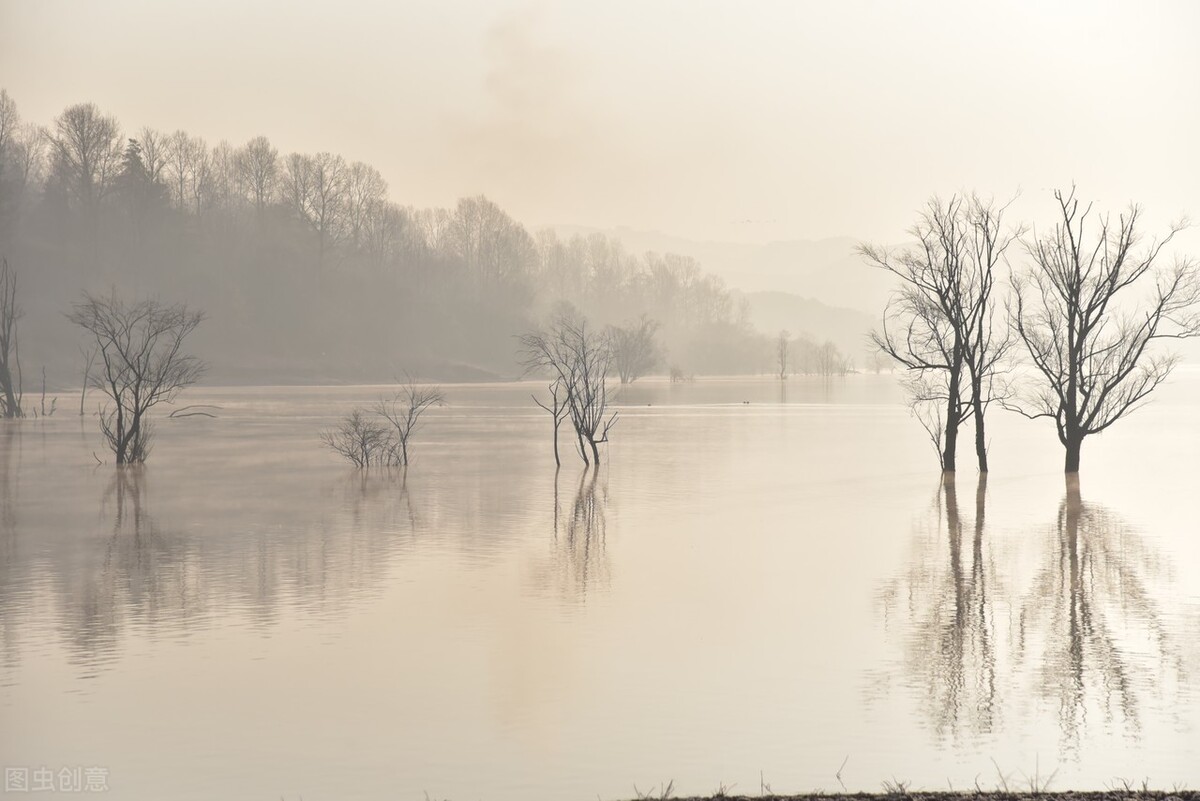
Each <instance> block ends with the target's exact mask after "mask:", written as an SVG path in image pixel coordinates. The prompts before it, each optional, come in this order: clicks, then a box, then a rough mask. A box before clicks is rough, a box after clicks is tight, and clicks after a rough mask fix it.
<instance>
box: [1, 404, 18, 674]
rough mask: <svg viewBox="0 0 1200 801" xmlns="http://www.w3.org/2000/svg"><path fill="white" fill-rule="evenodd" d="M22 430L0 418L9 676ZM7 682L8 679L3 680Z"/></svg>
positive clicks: (4, 649)
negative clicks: (10, 611)
mask: <svg viewBox="0 0 1200 801" xmlns="http://www.w3.org/2000/svg"><path fill="white" fill-rule="evenodd" d="M19 436H20V429H19V428H18V427H17V426H16V425H14V424H12V423H6V422H4V421H0V659H2V662H0V664H3V666H4V676H7V675H8V674H9V673H10V672H11V670H12V669H13V667H14V666H15V665H16V663H17V639H16V638H17V633H18V631H19V627H18V624H17V621H16V616H15V615H11V614H8V613H7V611H8V610H9V609H10V608H11V607H13V606H15V603H16V602H15V601H14V599H13V598H12V595H13V594H14V593H16V592H17V591H18V584H17V579H18V576H19V574H18V573H17V570H18V569H19V568H18V567H17V470H18V461H17V460H18V456H17V454H18V453H19V450H20V449H19V447H18V444H17V438H18V437H19ZM4 681H5V682H7V679H4Z"/></svg>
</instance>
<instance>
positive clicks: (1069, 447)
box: [1010, 188, 1200, 473]
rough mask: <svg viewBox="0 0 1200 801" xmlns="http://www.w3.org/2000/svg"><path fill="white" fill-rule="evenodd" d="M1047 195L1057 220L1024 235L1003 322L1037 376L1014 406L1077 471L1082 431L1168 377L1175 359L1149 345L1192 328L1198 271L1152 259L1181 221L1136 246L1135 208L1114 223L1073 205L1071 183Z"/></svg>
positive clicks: (1198, 326) (1100, 426) (1199, 296)
mask: <svg viewBox="0 0 1200 801" xmlns="http://www.w3.org/2000/svg"><path fill="white" fill-rule="evenodd" d="M1054 197H1055V199H1056V200H1057V201H1058V214H1059V219H1058V221H1057V223H1056V224H1055V226H1054V228H1053V230H1052V231H1051V233H1050V234H1049V235H1047V236H1043V237H1040V238H1038V239H1036V240H1035V241H1033V242H1031V243H1028V245H1027V248H1026V249H1027V251H1028V253H1029V256H1030V258H1031V260H1032V264H1031V265H1030V266H1029V268H1028V269H1027V270H1026V271H1025V272H1024V273H1023V274H1021V275H1018V276H1017V277H1016V278H1015V279H1014V281H1013V289H1014V300H1013V307H1012V309H1011V310H1010V314H1011V318H1012V322H1013V325H1014V327H1015V328H1016V331H1017V335H1018V336H1019V337H1020V339H1021V341H1022V342H1023V343H1024V344H1025V348H1026V350H1027V351H1028V353H1029V357H1030V361H1031V362H1032V363H1033V366H1034V368H1035V370H1036V373H1037V375H1038V378H1039V379H1040V381H1039V385H1038V387H1037V388H1036V389H1034V390H1033V391H1032V394H1031V396H1030V397H1027V398H1025V399H1024V402H1023V403H1019V404H1016V405H1015V408H1016V409H1017V411H1020V412H1021V413H1022V414H1024V415H1025V416H1026V417H1030V418H1039V417H1048V418H1051V419H1052V420H1054V425H1055V429H1056V430H1057V432H1058V440H1059V442H1061V443H1062V445H1063V448H1064V449H1065V450H1066V460H1065V470H1066V472H1067V473H1076V472H1078V471H1079V456H1080V450H1081V448H1082V445H1083V441H1084V439H1085V438H1087V437H1088V436H1090V435H1092V434H1098V433H1100V432H1101V431H1104V430H1105V429H1107V428H1108V427H1109V426H1111V425H1112V424H1113V423H1115V422H1117V421H1118V420H1120V419H1121V418H1122V417H1124V416H1125V415H1127V414H1129V413H1130V412H1132V411H1133V410H1135V409H1137V408H1138V407H1140V406H1141V405H1143V404H1144V403H1145V402H1146V400H1147V398H1148V397H1149V395H1150V393H1151V392H1153V391H1154V390H1155V389H1156V388H1157V387H1158V385H1159V384H1161V383H1162V382H1163V381H1165V380H1166V378H1167V376H1168V375H1170V373H1171V370H1172V368H1173V367H1174V366H1175V363H1176V361H1177V357H1176V356H1174V355H1171V354H1163V353H1155V352H1154V351H1153V348H1152V346H1153V345H1154V344H1155V342H1156V341H1157V340H1161V339H1179V338H1184V337H1191V336H1195V335H1197V334H1200V314H1197V312H1196V306H1197V302H1198V301H1200V271H1198V268H1197V264H1196V263H1195V262H1194V261H1188V260H1176V262H1175V263H1174V265H1173V266H1172V267H1170V268H1167V269H1161V270H1160V269H1158V268H1157V267H1156V262H1157V261H1158V258H1159V255H1160V254H1161V253H1162V249H1163V247H1164V246H1165V245H1166V244H1167V243H1168V242H1170V241H1171V239H1172V238H1173V237H1174V236H1175V234H1176V233H1178V232H1179V231H1180V230H1182V228H1183V224H1182V223H1180V224H1178V225H1175V226H1172V227H1171V228H1170V229H1169V231H1168V233H1167V235H1166V236H1165V237H1163V238H1162V239H1160V240H1155V241H1152V242H1151V243H1150V244H1149V246H1148V247H1147V248H1146V249H1144V250H1143V251H1141V252H1138V253H1135V248H1136V247H1137V245H1138V243H1139V240H1140V238H1141V232H1140V231H1139V227H1138V226H1139V221H1140V217H1141V209H1140V208H1139V207H1138V206H1136V205H1134V206H1130V207H1129V210H1128V211H1127V212H1126V213H1124V214H1122V215H1120V216H1119V217H1118V218H1117V220H1116V221H1115V223H1114V222H1113V221H1112V220H1111V218H1110V217H1109V216H1108V215H1103V216H1099V217H1092V216H1091V211H1092V206H1091V204H1090V203H1089V204H1088V205H1087V206H1084V207H1082V208H1081V206H1080V202H1079V200H1078V199H1076V197H1075V190H1074V188H1072V190H1071V191H1070V192H1069V193H1067V194H1064V193H1063V192H1061V191H1056V192H1055V193H1054ZM1093 221H1094V222H1095V224H1096V227H1095V229H1094V233H1093V231H1092V229H1090V228H1089V223H1091V222H1093Z"/></svg>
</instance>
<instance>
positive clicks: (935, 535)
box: [882, 477, 1185, 751]
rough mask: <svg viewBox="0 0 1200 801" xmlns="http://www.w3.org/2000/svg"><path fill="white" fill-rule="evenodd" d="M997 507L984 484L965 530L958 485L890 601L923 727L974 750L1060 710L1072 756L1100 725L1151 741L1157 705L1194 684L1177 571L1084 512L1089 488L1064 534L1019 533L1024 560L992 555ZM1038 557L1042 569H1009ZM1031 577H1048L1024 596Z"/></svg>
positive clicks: (1062, 513)
mask: <svg viewBox="0 0 1200 801" xmlns="http://www.w3.org/2000/svg"><path fill="white" fill-rule="evenodd" d="M986 497H987V484H986V478H981V479H980V482H979V484H978V485H977V487H976V491H975V504H974V506H975V509H974V515H973V517H972V518H971V519H969V520H966V521H964V519H963V517H964V516H963V515H962V514H961V512H960V508H959V501H958V489H957V487H956V485H955V482H954V479H953V477H947V478H946V479H945V480H944V482H943V484H942V485H941V486H940V487H939V489H938V492H937V495H936V500H935V504H934V507H935V509H934V510H933V513H932V514H931V515H930V517H929V518H926V519H924V520H922V521H919V522H918V523H917V524H916V526H915V528H914V538H915V541H916V544H917V549H916V553H915V554H914V558H913V560H912V563H911V567H910V569H909V571H908V572H907V573H906V574H905V575H904V576H902V577H900V578H899V579H897V580H895V581H894V582H892V583H891V584H890V585H888V586H887V588H886V589H885V591H884V593H883V594H882V600H883V609H884V613H885V626H886V627H887V628H894V629H898V630H900V631H902V632H903V636H904V649H903V657H902V666H903V681H904V685H905V687H906V688H907V690H908V691H909V692H910V693H911V694H913V695H914V696H915V698H916V700H917V706H918V708H919V709H920V710H921V715H922V716H923V717H924V718H925V719H926V722H927V723H928V724H929V725H930V726H931V727H932V729H933V730H934V731H935V732H936V733H937V734H938V736H944V737H949V738H951V739H954V740H961V739H965V738H968V737H971V736H978V735H986V734H991V733H995V732H996V731H998V729H999V727H1000V723H1001V721H1000V720H999V716H1000V710H1001V709H1005V710H1008V711H1009V713H1010V714H1015V713H1016V711H1017V710H1023V712H1022V714H1026V715H1030V716H1036V715H1038V714H1039V713H1040V711H1041V710H1043V709H1046V710H1053V714H1054V715H1055V717H1056V724H1057V726H1058V728H1059V730H1060V732H1061V737H1062V747H1063V749H1064V751H1069V750H1071V749H1072V748H1074V747H1075V746H1076V745H1077V744H1078V743H1079V741H1080V739H1081V737H1082V736H1083V734H1084V731H1085V728H1086V726H1087V724H1088V723H1089V721H1090V722H1092V723H1097V722H1099V723H1101V724H1102V725H1112V724H1119V725H1120V726H1121V731H1123V732H1124V733H1126V734H1128V735H1130V736H1133V737H1136V736H1138V734H1139V732H1140V726H1141V709H1142V707H1143V706H1144V705H1145V704H1146V703H1147V702H1149V701H1150V700H1151V697H1152V695H1153V694H1155V693H1156V692H1159V689H1158V688H1162V687H1172V686H1174V687H1178V686H1180V685H1181V684H1182V682H1183V681H1184V680H1185V676H1184V660H1183V658H1182V654H1181V652H1180V650H1179V647H1178V646H1177V644H1176V642H1175V641H1174V639H1173V638H1172V636H1171V634H1170V630H1169V626H1168V624H1167V620H1166V615H1165V612H1164V610H1163V608H1162V606H1161V604H1160V602H1159V601H1158V600H1157V599H1158V594H1159V593H1160V592H1161V591H1162V590H1163V585H1164V582H1165V581H1166V580H1167V578H1168V577H1167V576H1166V575H1165V573H1166V570H1165V566H1164V562H1163V559H1161V558H1160V557H1158V556H1157V555H1156V553H1155V552H1154V550H1153V548H1151V547H1150V546H1149V545H1148V544H1147V543H1146V542H1145V541H1144V540H1143V539H1142V538H1141V537H1140V536H1139V535H1138V534H1136V533H1135V532H1134V531H1133V530H1132V529H1131V528H1130V527H1129V526H1128V525H1127V524H1126V523H1125V522H1124V521H1122V520H1121V519H1120V518H1119V517H1118V516H1117V515H1115V514H1113V513H1112V512H1111V511H1109V510H1108V509H1106V508H1104V507H1103V506H1100V505H1098V504H1094V503H1089V502H1085V501H1084V500H1082V498H1081V496H1080V490H1079V484H1078V479H1077V478H1075V480H1073V481H1069V482H1068V486H1067V490H1066V493H1065V495H1064V497H1063V499H1062V501H1061V502H1060V504H1059V507H1058V510H1057V514H1056V516H1055V519H1054V523H1053V524H1052V525H1051V526H1050V527H1048V529H1044V530H1041V531H1033V532H1017V533H1015V534H1014V536H1015V537H1016V540H1015V541H1013V540H1009V541H1008V543H1009V544H1015V545H1016V546H1017V547H1016V548H1015V549H1014V550H1012V551H1011V552H1009V551H1003V552H1002V551H998V550H997V549H996V546H995V545H994V544H993V543H992V542H991V541H990V540H992V539H993V538H994V537H995V534H994V533H993V534H988V532H987V524H986ZM985 535H986V536H985ZM1028 544H1033V545H1034V550H1033V552H1032V555H1031V560H1030V561H1029V562H1023V561H1022V560H1021V559H1019V558H1018V559H1016V560H1015V561H1014V560H1013V559H1011V558H1007V557H1012V556H1014V555H1019V553H1020V548H1021V547H1022V546H1025V545H1028ZM998 554H1003V555H1004V556H1005V557H1006V559H1005V567H1006V569H1005V570H1004V571H1000V570H998V569H997V567H996V561H997V556H998ZM1023 564H1032V565H1034V566H1035V569H1034V570H1033V572H1032V578H1031V580H1030V581H1028V582H1027V583H1024V582H1022V584H1023V585H1024V586H1026V589H1023V590H1021V591H1013V590H1012V589H1011V587H1010V586H1009V585H1010V584H1015V583H1016V580H1017V579H1018V578H1019V577H1020V576H1021V575H1022V573H1021V570H1020V568H1021V567H1022V565H1023ZM1024 575H1030V574H1029V573H1028V572H1026V573H1025V574H1024ZM1002 576H1004V577H1006V578H1002Z"/></svg>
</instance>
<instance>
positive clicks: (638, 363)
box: [608, 314, 662, 384]
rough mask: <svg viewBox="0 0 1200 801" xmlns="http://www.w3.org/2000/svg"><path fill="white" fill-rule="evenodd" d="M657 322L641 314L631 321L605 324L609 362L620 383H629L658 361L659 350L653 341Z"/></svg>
mask: <svg viewBox="0 0 1200 801" xmlns="http://www.w3.org/2000/svg"><path fill="white" fill-rule="evenodd" d="M656 333H658V321H657V320H652V319H651V318H650V316H649V315H646V314H643V315H642V316H641V317H639V318H638V319H637V320H635V321H634V322H632V323H628V324H627V325H623V326H616V325H614V326H609V329H608V337H609V340H610V341H611V342H612V349H613V364H614V366H615V367H616V368H617V375H618V376H620V378H621V383H622V384H632V383H633V382H634V381H637V380H638V379H639V378H641V377H642V376H643V375H645V374H646V373H647V372H649V371H650V370H652V369H654V367H655V366H656V365H657V364H658V363H659V361H660V360H661V359H662V351H661V350H660V348H659V346H658V343H657V342H656V341H655V338H654V336H655V334H656Z"/></svg>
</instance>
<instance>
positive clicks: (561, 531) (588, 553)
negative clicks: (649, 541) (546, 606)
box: [534, 465, 610, 603]
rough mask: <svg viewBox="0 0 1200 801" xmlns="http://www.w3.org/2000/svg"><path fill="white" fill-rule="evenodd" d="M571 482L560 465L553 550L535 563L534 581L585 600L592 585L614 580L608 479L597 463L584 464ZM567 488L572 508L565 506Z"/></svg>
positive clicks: (551, 590) (575, 600) (571, 598)
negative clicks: (608, 545)
mask: <svg viewBox="0 0 1200 801" xmlns="http://www.w3.org/2000/svg"><path fill="white" fill-rule="evenodd" d="M568 482H569V479H566V478H564V477H563V476H562V470H561V469H560V470H556V471H555V472H554V529H553V537H552V540H551V553H550V556H549V558H548V559H547V560H546V561H545V562H544V564H542V565H541V566H539V567H536V568H535V570H534V581H535V583H536V584H537V585H538V590H539V591H540V592H542V593H545V594H550V595H555V596H557V597H558V598H559V599H561V600H564V601H567V602H569V603H581V602H583V601H586V600H587V597H588V595H589V593H591V592H592V591H594V590H599V589H606V588H607V587H608V585H609V580H610V563H609V558H608V554H607V553H606V551H605V540H606V538H607V530H608V516H607V507H608V482H607V479H606V478H604V477H603V476H602V473H601V470H600V469H599V468H597V467H595V466H594V465H593V466H592V467H589V468H586V469H584V470H583V471H582V472H581V473H580V474H579V479H578V481H577V482H576V483H575V484H574V485H573V486H572V485H571V484H569V483H568ZM568 487H569V488H568ZM572 490H573V493H572ZM564 494H568V495H570V504H569V505H570V508H569V509H564V508H563V505H564V503H563V501H564Z"/></svg>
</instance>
